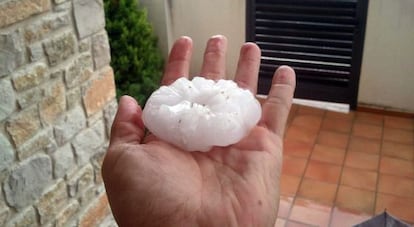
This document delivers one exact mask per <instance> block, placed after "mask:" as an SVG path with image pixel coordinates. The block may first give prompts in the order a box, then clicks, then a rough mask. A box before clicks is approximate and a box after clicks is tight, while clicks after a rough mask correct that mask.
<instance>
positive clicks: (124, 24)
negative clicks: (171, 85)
mask: <svg viewBox="0 0 414 227" xmlns="http://www.w3.org/2000/svg"><path fill="white" fill-rule="evenodd" d="M104 4H105V14H106V30H107V32H108V36H109V43H110V46H111V58H112V60H111V66H112V68H113V69H114V73H115V83H116V86H117V96H118V97H120V96H121V95H125V94H127V95H130V96H132V97H134V98H136V99H137V100H138V102H139V103H140V104H141V105H143V104H145V101H146V99H147V98H148V97H149V95H150V94H151V93H152V92H153V91H154V90H155V89H156V88H157V87H158V86H159V81H160V78H161V74H162V68H163V59H162V55H161V52H160V50H159V49H158V47H157V38H156V36H155V35H154V33H153V29H152V26H151V25H150V23H149V22H148V20H147V13H146V10H145V9H143V8H140V7H138V2H137V0H104Z"/></svg>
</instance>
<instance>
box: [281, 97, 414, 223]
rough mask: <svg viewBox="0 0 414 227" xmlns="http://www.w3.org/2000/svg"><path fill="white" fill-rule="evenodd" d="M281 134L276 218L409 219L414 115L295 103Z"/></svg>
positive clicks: (413, 192)
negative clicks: (282, 147) (378, 216)
mask: <svg viewBox="0 0 414 227" xmlns="http://www.w3.org/2000/svg"><path fill="white" fill-rule="evenodd" d="M284 141H285V150H284V161H283V169H282V176H281V190H280V191H281V199H280V208H279V213H278V220H277V223H276V224H275V226H278V227H279V226H280V227H289V226H306V227H312V226H335V227H336V226H352V225H355V224H358V223H361V222H363V221H365V220H367V219H369V218H371V217H372V216H374V215H376V214H379V213H381V212H383V211H384V210H385V209H386V210H387V211H388V212H389V213H390V214H391V215H393V216H395V217H397V218H399V219H401V220H403V221H405V222H407V223H409V224H414V119H412V118H402V117H394V116H385V115H380V114H373V113H366V112H350V113H349V114H344V113H337V112H331V111H324V110H320V109H316V108H311V107H305V106H299V105H294V106H293V108H292V111H291V113H290V115H289V121H288V127H287V130H286V135H285V139H284Z"/></svg>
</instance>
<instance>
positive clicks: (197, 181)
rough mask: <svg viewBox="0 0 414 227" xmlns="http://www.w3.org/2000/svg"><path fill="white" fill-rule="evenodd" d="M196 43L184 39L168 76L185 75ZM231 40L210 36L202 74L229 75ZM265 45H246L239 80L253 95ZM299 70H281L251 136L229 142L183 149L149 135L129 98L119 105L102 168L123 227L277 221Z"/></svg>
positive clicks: (173, 55)
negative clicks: (287, 132) (204, 148)
mask: <svg viewBox="0 0 414 227" xmlns="http://www.w3.org/2000/svg"><path fill="white" fill-rule="evenodd" d="M191 49H192V43H191V40H190V39H189V38H185V37H183V38H181V39H179V40H178V41H177V42H176V43H175V44H174V47H173V49H172V51H171V54H170V57H169V62H168V64H167V67H166V72H165V75H164V78H163V84H169V83H171V82H173V81H174V80H175V79H177V78H178V77H180V76H186V75H187V74H188V66H189V59H190V57H191ZM225 50H226V39H225V38H224V37H213V38H211V39H210V40H209V42H208V44H207V47H206V52H205V55H204V63H203V67H202V70H201V75H203V76H206V77H208V78H211V79H219V78H221V77H222V76H223V75H224V70H225V69H224V54H225ZM259 61H260V50H259V49H258V47H257V46H256V45H254V44H251V43H249V44H245V45H243V47H242V49H241V53H240V59H239V65H238V69H237V73H236V77H235V81H236V82H237V83H238V84H239V86H241V87H244V88H246V89H250V90H251V91H252V92H253V93H255V92H256V84H257V74H258V65H259ZM294 85H295V82H294V72H293V70H292V69H290V68H288V67H281V68H279V69H278V71H277V72H276V73H275V78H274V79H273V85H272V89H271V92H270V94H269V96H268V98H267V99H266V101H265V102H264V104H263V105H262V108H263V113H262V118H261V120H260V122H259V123H258V125H257V126H256V127H255V128H253V129H252V130H251V132H250V134H249V135H248V136H247V137H245V138H244V139H242V140H241V141H240V142H239V143H237V144H234V145H231V146H228V147H213V148H212V150H210V151H209V152H186V151H183V150H180V149H179V148H177V147H175V146H172V145H170V144H168V143H166V142H164V141H161V140H159V139H157V138H156V137H155V136H153V135H149V136H147V137H144V129H145V128H144V125H143V123H142V119H141V114H142V110H141V108H140V107H139V105H138V104H137V103H136V101H135V100H134V99H132V98H131V97H128V96H125V97H122V98H121V100H120V103H119V109H118V112H117V115H116V117H115V120H114V123H113V127H112V132H111V143H110V146H109V149H108V152H107V155H106V157H105V160H104V164H103V167H102V173H103V178H104V182H105V187H106V190H107V194H108V198H109V202H110V205H111V208H112V211H113V214H114V216H115V218H116V220H117V222H118V224H119V225H120V226H273V225H274V223H275V220H276V216H277V208H278V202H279V176H280V170H281V163H282V137H283V131H284V126H285V122H286V119H287V116H288V112H289V108H290V103H291V99H292V96H293V90H294Z"/></svg>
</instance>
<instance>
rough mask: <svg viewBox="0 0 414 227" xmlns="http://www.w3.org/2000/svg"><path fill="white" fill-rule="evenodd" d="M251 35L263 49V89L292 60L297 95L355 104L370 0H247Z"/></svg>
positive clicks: (250, 38) (253, 40)
mask: <svg viewBox="0 0 414 227" xmlns="http://www.w3.org/2000/svg"><path fill="white" fill-rule="evenodd" d="M246 3H247V4H246V13H247V21H246V40H247V41H252V42H255V43H257V44H258V45H259V46H260V48H261V49H262V59H261V66H260V74H259V93H261V94H267V93H268V91H269V89H270V85H271V79H272V76H273V72H274V71H275V69H276V68H277V67H278V66H280V65H290V66H292V67H293V68H294V69H295V71H296V74H297V88H296V92H295V97H297V98H306V99H314V100H323V101H331V102H340V103H348V104H350V106H351V108H352V109H355V108H356V104H357V95H358V82H359V74H360V69H361V61H362V51H363V43H364V32H365V23H366V16H367V8H368V0H247V2H246Z"/></svg>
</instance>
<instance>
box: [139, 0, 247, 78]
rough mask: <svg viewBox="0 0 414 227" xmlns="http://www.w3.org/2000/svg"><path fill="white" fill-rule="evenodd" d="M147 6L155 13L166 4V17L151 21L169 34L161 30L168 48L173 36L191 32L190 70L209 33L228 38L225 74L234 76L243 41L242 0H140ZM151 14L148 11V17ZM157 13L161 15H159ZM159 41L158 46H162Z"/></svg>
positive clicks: (194, 67)
mask: <svg viewBox="0 0 414 227" xmlns="http://www.w3.org/2000/svg"><path fill="white" fill-rule="evenodd" d="M141 1H142V4H143V5H145V6H149V7H150V8H149V9H148V11H149V14H157V13H159V12H160V11H161V10H155V7H154V6H155V5H157V6H158V7H167V10H166V17H167V18H166V20H165V21H164V22H160V21H154V20H152V22H153V23H154V26H155V27H165V26H166V27H169V29H165V28H162V29H160V28H158V30H161V31H166V30H168V34H167V35H165V34H164V33H162V32H161V33H160V35H161V37H160V41H161V42H162V41H164V43H168V49H170V48H171V45H172V43H173V41H174V40H176V39H177V38H178V37H180V36H183V35H185V36H190V37H191V38H192V39H193V42H194V51H193V60H192V64H191V73H192V74H193V75H197V74H198V73H199V71H200V69H201V64H202V61H203V51H204V47H205V44H206V42H207V40H208V38H209V37H211V36H213V35H217V34H222V35H225V36H226V37H227V38H228V43H229V45H228V53H227V63H228V67H227V70H226V71H227V73H226V74H227V78H233V77H234V73H235V69H236V65H237V60H238V57H239V50H240V47H241V45H242V44H243V43H244V41H245V20H246V19H245V1H240V0H208V1H205V0H141ZM154 17H157V16H153V15H150V20H151V19H152V18H154ZM160 17H163V15H161V16H160ZM162 45H163V44H161V45H160V47H161V48H164V49H165V47H163V46H162Z"/></svg>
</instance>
